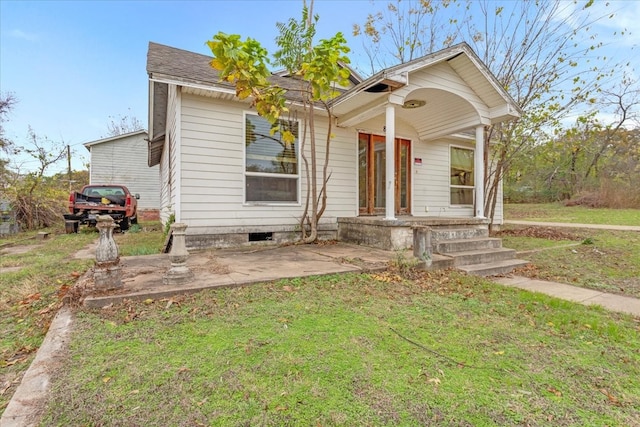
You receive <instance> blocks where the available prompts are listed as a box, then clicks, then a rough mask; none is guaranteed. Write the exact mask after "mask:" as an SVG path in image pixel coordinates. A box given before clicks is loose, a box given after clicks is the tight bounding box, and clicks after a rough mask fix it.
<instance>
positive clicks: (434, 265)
mask: <svg viewBox="0 0 640 427" xmlns="http://www.w3.org/2000/svg"><path fill="white" fill-rule="evenodd" d="M453 262H454V259H453V258H451V257H448V256H444V255H440V254H432V255H431V266H429V267H428V269H429V270H445V269H447V268H450V267H453Z"/></svg>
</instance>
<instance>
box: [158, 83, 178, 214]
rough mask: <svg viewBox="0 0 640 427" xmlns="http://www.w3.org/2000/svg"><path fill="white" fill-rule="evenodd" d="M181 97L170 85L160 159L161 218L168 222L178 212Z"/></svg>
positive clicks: (174, 87) (173, 86)
mask: <svg viewBox="0 0 640 427" xmlns="http://www.w3.org/2000/svg"><path fill="white" fill-rule="evenodd" d="M178 112H179V99H178V90H177V87H176V86H175V85H169V89H168V99H167V122H166V123H167V124H166V126H167V127H166V129H165V140H164V147H163V150H162V158H161V160H160V175H161V188H160V191H161V199H162V203H161V205H160V219H161V221H162V223H163V224H166V223H167V221H168V219H169V216H170V215H171V214H176V210H177V207H176V203H177V199H176V194H177V190H176V185H177V184H176V175H175V174H176V168H177V165H176V145H177V143H176V133H177V129H178V126H179V125H178Z"/></svg>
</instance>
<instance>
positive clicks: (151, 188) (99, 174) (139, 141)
mask: <svg viewBox="0 0 640 427" xmlns="http://www.w3.org/2000/svg"><path fill="white" fill-rule="evenodd" d="M84 146H85V147H86V148H87V150H89V153H91V157H90V167H89V182H90V183H91V184H122V185H125V186H126V187H127V188H129V190H130V191H131V192H132V193H133V194H139V195H140V199H138V214H139V216H140V219H143V220H145V219H157V218H158V212H159V208H160V172H159V167H158V166H154V167H148V166H147V131H145V130H139V131H135V132H130V133H126V134H123V135H117V136H112V137H109V138H104V139H99V140H97V141H91V142H87V143H85V144H84Z"/></svg>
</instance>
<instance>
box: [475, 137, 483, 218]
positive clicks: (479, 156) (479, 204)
mask: <svg viewBox="0 0 640 427" xmlns="http://www.w3.org/2000/svg"><path fill="white" fill-rule="evenodd" d="M474 169H475V177H474V183H475V187H476V194H475V196H476V197H475V199H476V200H475V202H476V203H475V205H476V212H475V216H476V218H484V217H485V216H484V126H476V152H475V164H474Z"/></svg>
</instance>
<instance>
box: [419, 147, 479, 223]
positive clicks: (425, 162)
mask: <svg viewBox="0 0 640 427" xmlns="http://www.w3.org/2000/svg"><path fill="white" fill-rule="evenodd" d="M451 145H456V146H461V147H465V146H467V147H469V148H472V149H473V148H474V146H473V144H464V143H461V142H460V141H453V140H447V139H445V138H442V139H438V140H435V141H427V142H422V141H421V142H418V143H415V144H414V145H413V147H414V152H413V154H414V157H417V158H421V159H422V166H416V165H413V178H414V179H413V190H414V191H413V215H414V216H435V217H438V216H441V217H463V218H471V217H473V207H462V206H451V203H450V192H449V191H450V189H449V184H450V178H449V173H450V172H449V147H450V146H451Z"/></svg>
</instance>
